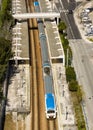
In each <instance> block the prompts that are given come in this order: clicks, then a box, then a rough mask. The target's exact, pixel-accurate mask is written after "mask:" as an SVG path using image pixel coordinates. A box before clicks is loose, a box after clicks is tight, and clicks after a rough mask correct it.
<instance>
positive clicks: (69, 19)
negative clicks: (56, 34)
mask: <svg viewBox="0 0 93 130" xmlns="http://www.w3.org/2000/svg"><path fill="white" fill-rule="evenodd" d="M72 5H74V7H75V6H76V4H75V2H73V4H72ZM56 7H57V9H58V10H59V12H60V15H61V20H62V21H64V22H65V23H66V25H67V34H68V36H67V37H68V39H81V35H80V33H79V30H78V28H77V25H76V24H75V21H74V17H73V13H72V14H69V13H68V9H69V3H68V2H67V1H66V0H59V3H57V4H56ZM70 8H71V7H70ZM72 9H73V8H72ZM73 12H74V10H73Z"/></svg>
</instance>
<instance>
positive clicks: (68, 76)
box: [66, 67, 76, 82]
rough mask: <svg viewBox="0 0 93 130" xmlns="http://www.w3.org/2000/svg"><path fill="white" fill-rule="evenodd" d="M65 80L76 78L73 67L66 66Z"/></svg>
mask: <svg viewBox="0 0 93 130" xmlns="http://www.w3.org/2000/svg"><path fill="white" fill-rule="evenodd" d="M66 80H67V82H70V81H71V80H76V74H75V71H74V68H73V67H67V68H66Z"/></svg>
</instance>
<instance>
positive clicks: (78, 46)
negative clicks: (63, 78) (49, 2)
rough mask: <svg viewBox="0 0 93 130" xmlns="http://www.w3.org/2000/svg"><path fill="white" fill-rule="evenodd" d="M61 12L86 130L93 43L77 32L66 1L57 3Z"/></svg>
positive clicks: (92, 115)
mask: <svg viewBox="0 0 93 130" xmlns="http://www.w3.org/2000/svg"><path fill="white" fill-rule="evenodd" d="M57 8H58V10H59V11H60V12H61V19H62V20H63V21H64V22H65V23H66V25H67V33H68V36H67V38H68V39H69V43H70V46H71V49H72V52H73V66H74V68H75V71H76V75H77V79H78V81H79V84H80V85H81V86H82V89H83V91H84V100H83V101H82V108H83V112H84V116H85V121H86V127H87V130H93V123H92V122H93V111H92V109H91V108H93V82H92V80H93V79H92V77H93V67H92V66H93V56H92V54H93V45H92V44H89V43H86V42H85V41H84V40H83V39H82V38H81V35H80V33H79V30H78V28H77V25H76V24H75V20H74V17H73V14H68V13H67V12H68V1H66V0H62V1H60V4H57Z"/></svg>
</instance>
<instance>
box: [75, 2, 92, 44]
mask: <svg viewBox="0 0 93 130" xmlns="http://www.w3.org/2000/svg"><path fill="white" fill-rule="evenodd" d="M77 1H80V0H77ZM92 5H93V1H90V2H89V1H87V2H86V1H83V2H82V3H81V4H80V5H79V6H78V7H77V8H76V9H75V11H74V18H75V23H76V25H77V27H78V29H79V31H80V34H81V36H82V39H84V40H85V41H86V42H88V43H91V42H92V41H90V40H89V39H93V35H91V36H86V27H85V26H84V25H83V23H82V21H81V18H80V14H81V13H82V11H83V10H84V9H86V8H92ZM88 16H89V18H90V19H91V20H92V24H93V11H92V12H91V13H89V14H88Z"/></svg>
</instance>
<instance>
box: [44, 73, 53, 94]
mask: <svg viewBox="0 0 93 130" xmlns="http://www.w3.org/2000/svg"><path fill="white" fill-rule="evenodd" d="M44 86H45V93H53V80H52V76H49V75H45V76H44Z"/></svg>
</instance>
